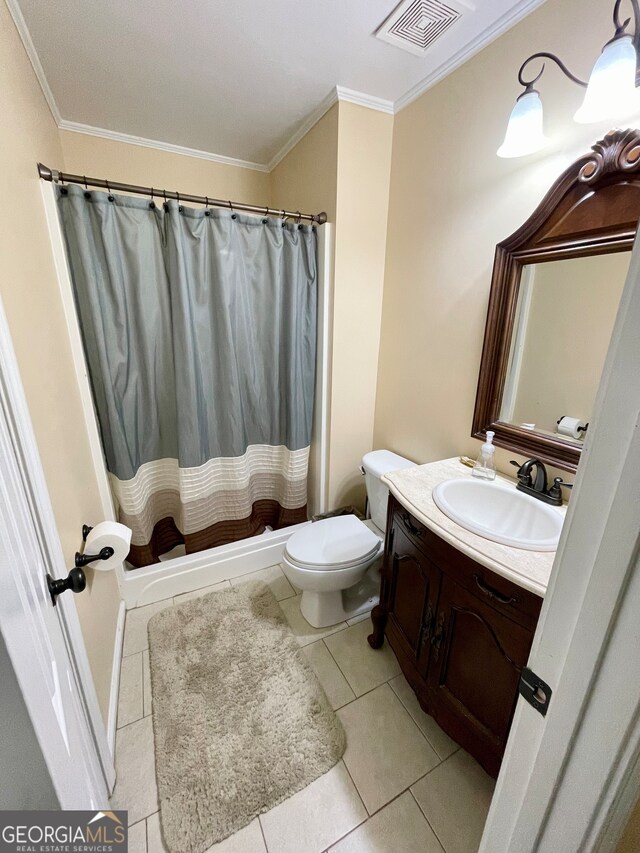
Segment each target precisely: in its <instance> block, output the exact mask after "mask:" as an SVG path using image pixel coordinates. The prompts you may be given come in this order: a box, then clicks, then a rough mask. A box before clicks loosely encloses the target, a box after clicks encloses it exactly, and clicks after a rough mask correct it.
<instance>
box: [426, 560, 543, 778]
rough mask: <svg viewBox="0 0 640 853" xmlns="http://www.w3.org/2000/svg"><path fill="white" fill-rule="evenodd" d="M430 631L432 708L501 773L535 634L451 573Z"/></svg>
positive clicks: (459, 738) (469, 747) (493, 772)
mask: <svg viewBox="0 0 640 853" xmlns="http://www.w3.org/2000/svg"><path fill="white" fill-rule="evenodd" d="M431 633H432V636H431V646H432V649H431V665H430V668H429V677H428V682H427V690H428V694H429V708H430V711H431V713H432V715H433V717H434V718H435V719H436V720H437V721H438V722H439V723H440V725H441V726H442V727H443V728H444V729H445V731H446V732H447V733H448V734H450V735H451V737H453V739H454V740H455V741H457V742H458V743H459V744H460V745H461V746H463V747H465V748H466V749H467V750H468V751H469V752H471V754H472V755H474V756H475V757H476V758H477V759H478V760H479V761H480V763H481V764H482V765H483V766H484V768H485V769H486V770H487V772H488V773H491V775H493V776H497V774H498V769H499V767H500V759H501V756H502V753H503V751H504V747H505V743H506V741H507V735H508V732H509V726H510V724H511V718H512V716H513V710H514V707H515V702H516V696H517V691H518V682H519V680H520V673H521V671H522V667H523V666H524V665H525V664H526V661H527V657H528V654H529V649H530V647H531V639H532V634H531V632H530V631H528V630H527V629H526V628H523V627H522V626H521V625H518V624H516V623H515V622H513V621H512V620H511V619H508V618H507V617H506V616H503V615H502V614H501V613H498V612H497V611H496V610H494V609H493V608H492V607H490V606H489V605H488V604H486V603H485V602H484V601H482V600H481V599H479V598H477V597H476V596H475V595H473V594H472V593H471V592H469V591H468V590H466V589H464V587H462V586H460V585H459V584H457V583H456V582H455V581H454V580H452V579H451V578H450V577H449V576H448V575H444V576H443V579H442V584H441V587H440V599H439V601H438V615H437V618H436V621H435V625H434V627H433V630H432V632H431Z"/></svg>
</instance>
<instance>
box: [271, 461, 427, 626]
mask: <svg viewBox="0 0 640 853" xmlns="http://www.w3.org/2000/svg"><path fill="white" fill-rule="evenodd" d="M414 465H415V463H414V462H410V461H409V460H408V459H405V458H404V457H402V456H398V455H397V454H396V453H391V451H389V450H374V451H372V452H371V453H367V454H366V455H365V456H364V457H363V459H362V468H363V470H364V475H365V482H366V486H367V496H368V498H369V510H370V514H371V518H370V519H369V520H367V521H360V519H359V518H356V516H355V515H339V516H335V517H334V518H325V519H322V520H321V521H316V522H314V523H313V524H309V525H307V527H305V528H303V529H302V530H300V531H299V532H298V533H294V534H293V536H292V537H291V538H290V539H289V540H288V542H287V544H286V547H285V551H284V557H283V561H282V569H283V571H284V573H285V575H286V576H287V578H288V579H289V580H290V581H291V583H292V584H293V585H294V586H297V587H298V589H301V590H302V598H301V600H300V610H301V611H302V615H303V616H304V618H305V619H306V620H307V622H308V623H309V624H310V625H312V626H313V627H314V628H325V627H326V626H327V625H335V624H337V623H338V622H344V620H345V619H350V618H352V617H354V616H358V615H359V614H361V613H365V612H367V611H368V610H371V609H372V608H373V607H375V605H376V604H377V603H378V595H379V591H380V566H381V565H382V552H383V549H384V531H385V527H386V523H387V498H388V496H389V490H388V489H387V487H386V486H385V485H384V483H382V482H381V480H380V478H381V477H382V475H383V474H387V473H389V472H390V471H398V470H400V469H401V468H412V467H413V466H414Z"/></svg>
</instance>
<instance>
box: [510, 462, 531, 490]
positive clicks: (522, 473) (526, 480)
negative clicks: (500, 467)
mask: <svg viewBox="0 0 640 853" xmlns="http://www.w3.org/2000/svg"><path fill="white" fill-rule="evenodd" d="M509 464H510V465H515V466H516V468H517V469H518V473H517V474H516V477H517V478H518V482H519V483H521V484H522V485H523V486H531V474H530V472H529V471H528V470H526V469H525V465H526V464H527V463H526V462H523V463H522V465H521V464H520V463H519V462H516V460H515V459H510V460H509Z"/></svg>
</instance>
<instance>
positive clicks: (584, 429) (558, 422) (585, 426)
mask: <svg viewBox="0 0 640 853" xmlns="http://www.w3.org/2000/svg"><path fill="white" fill-rule="evenodd" d="M564 418H565V415H562V417H561V418H558V420H557V421H556V424H558V425H559V424H560V421H562V420H564ZM576 429H577V431H578V432H586V431H587V430H588V429H589V424H588V423H586V424H585V425H584V426H579V427H576ZM89 529H91V528H89Z"/></svg>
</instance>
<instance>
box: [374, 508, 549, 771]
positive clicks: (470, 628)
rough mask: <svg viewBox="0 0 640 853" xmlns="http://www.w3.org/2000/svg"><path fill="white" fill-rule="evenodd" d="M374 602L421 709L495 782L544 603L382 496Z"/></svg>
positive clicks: (379, 628) (377, 639)
mask: <svg viewBox="0 0 640 853" xmlns="http://www.w3.org/2000/svg"><path fill="white" fill-rule="evenodd" d="M388 513H389V514H388V519H387V539H386V545H385V557H384V564H383V568H382V584H381V590H380V604H379V605H378V607H376V608H375V610H374V611H373V613H372V620H373V625H374V630H373V633H372V634H371V636H370V637H369V643H370V644H371V645H372V646H373V647H374V648H379V647H380V646H381V645H382V643H383V642H384V636H385V635H386V637H387V639H388V641H389V643H390V645H391V648H392V649H393V650H394V652H395V653H396V656H397V658H398V661H399V662H400V666H401V667H402V671H403V673H404V675H405V677H406V678H407V680H408V681H409V683H410V684H411V686H412V688H413V690H414V691H415V693H416V695H417V697H418V700H419V701H420V704H421V706H422V707H423V708H424V710H425V711H426V712H427V713H428V714H431V716H432V717H434V719H435V720H436V721H437V722H438V724H439V725H440V726H441V728H442V729H444V731H445V732H447V734H449V735H450V737H452V738H453V739H454V740H455V741H456V742H457V743H459V744H460V745H461V746H462V747H464V749H466V750H467V752H469V753H470V754H471V755H473V756H474V757H475V758H476V759H477V760H478V761H479V762H480V764H481V765H482V766H483V767H484V768H485V770H486V771H487V772H488V773H490V774H491V775H492V776H497V774H498V770H499V768H500V763H501V761H502V755H503V753H504V749H505V745H506V741H507V737H508V734H509V729H510V727H511V720H512V718H513V713H514V710H515V705H516V700H517V697H518V682H519V680H520V673H521V671H522V668H523V667H524V666H525V665H526V662H527V659H528V656H529V650H530V648H531V642H532V640H533V634H534V631H535V627H536V624H537V620H538V616H539V613H540V607H541V605H542V599H541V598H540V597H539V596H537V595H534V594H533V593H531V592H529V591H528V590H525V589H522V588H521V587H519V586H517V585H516V584H513V583H512V582H511V581H509V580H507V579H505V578H503V577H501V576H500V575H496V574H495V573H493V572H491V571H490V570H489V569H486V568H485V567H484V566H481V565H480V564H479V563H476V562H475V561H474V560H472V559H471V558H469V557H467V556H466V555H465V554H462V553H461V552H460V551H458V550H457V549H456V548H454V547H453V546H451V545H449V544H448V543H447V542H445V541H444V540H443V539H440V537H438V536H436V535H435V534H434V533H432V532H431V531H430V530H429V529H428V528H426V527H424V526H423V525H422V524H421V523H420V522H419V521H418V520H417V519H415V518H414V517H413V516H412V515H411V514H410V513H409V512H408V511H407V510H406V509H405V508H404V507H403V506H402V505H401V504H400V503H399V502H398V501H397V500H396V499H395V498H393V497H390V499H389V510H388Z"/></svg>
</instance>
